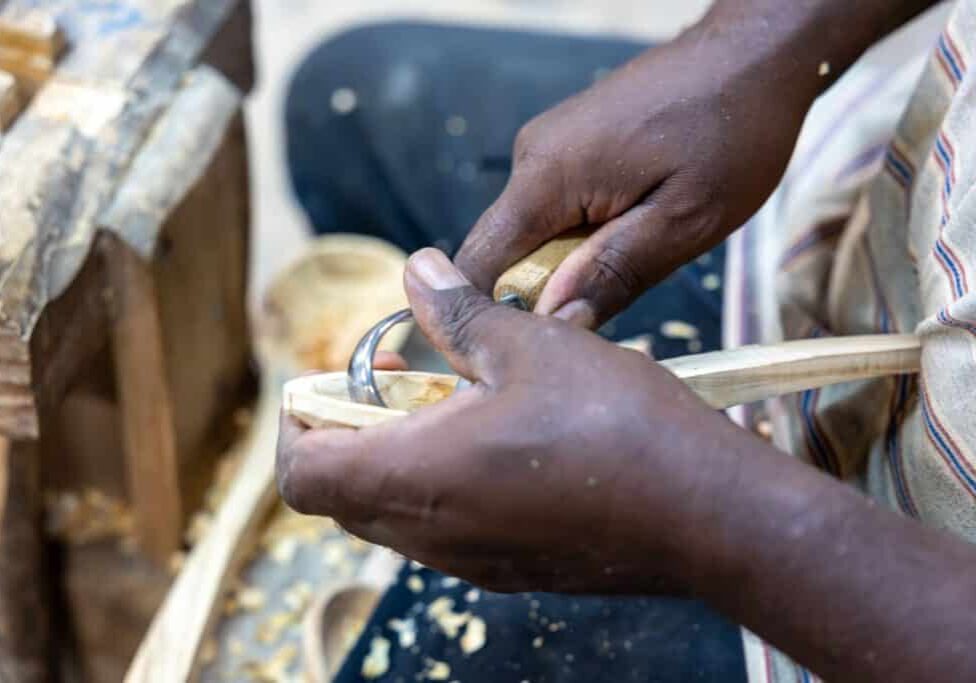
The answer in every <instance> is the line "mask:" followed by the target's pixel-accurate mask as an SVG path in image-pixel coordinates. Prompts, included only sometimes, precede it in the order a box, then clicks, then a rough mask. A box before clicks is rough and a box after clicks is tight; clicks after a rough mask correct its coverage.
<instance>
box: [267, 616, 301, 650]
mask: <svg viewBox="0 0 976 683" xmlns="http://www.w3.org/2000/svg"><path fill="white" fill-rule="evenodd" d="M298 616H299V615H297V614H296V613H295V612H276V613H274V614H272V615H271V616H270V617H268V618H267V619H266V620H265V621H264V622H263V623H262V624H261V625H260V626H258V631H257V639H258V642H261V643H264V644H265V645H271V644H272V643H277V642H278V641H279V640H281V635H282V634H283V633H284V632H285V629H287V628H288V627H289V626H291V625H292V624H295V623H297V621H298Z"/></svg>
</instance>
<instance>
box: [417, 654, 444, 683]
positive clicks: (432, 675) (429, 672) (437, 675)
mask: <svg viewBox="0 0 976 683" xmlns="http://www.w3.org/2000/svg"><path fill="white" fill-rule="evenodd" d="M425 663H426V669H425V671H424V673H423V678H426V679H427V680H429V681H446V680H447V679H448V678H450V677H451V667H450V666H449V665H448V663H447V662H439V661H437V660H436V659H430V658H428V659H427V660H426V662H425Z"/></svg>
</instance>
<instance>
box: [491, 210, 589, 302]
mask: <svg viewBox="0 0 976 683" xmlns="http://www.w3.org/2000/svg"><path fill="white" fill-rule="evenodd" d="M592 233H593V229H592V228H577V229H575V230H570V231H568V232H565V233H563V234H562V235H560V236H558V237H556V238H554V239H553V240H552V241H550V242H547V243H546V244H544V245H542V246H541V247H539V248H538V249H537V250H536V251H534V252H532V253H531V254H529V255H528V256H526V257H525V258H523V259H522V260H521V261H519V262H518V263H516V264H515V265H513V266H512V267H511V268H509V269H508V270H507V271H505V272H504V273H503V274H502V276H501V277H499V278H498V281H497V282H495V290H494V295H495V299H496V300H499V299H501V298H502V297H504V296H507V295H509V294H517V295H519V296H520V297H522V300H523V301H524V302H525V303H526V304H527V305H528V307H529V310H532V309H534V308H535V305H536V303H538V301H539V296H540V295H541V294H542V290H543V289H544V288H545V286H546V283H547V282H549V278H550V277H551V276H552V274H553V273H554V272H555V271H556V268H558V267H559V264H561V263H562V262H563V261H565V260H566V257H567V256H569V255H570V254H571V253H572V252H573V250H575V249H576V248H577V247H578V246H580V245H581V244H583V242H585V241H586V238H588V237H589V236H590V235H591V234H592Z"/></svg>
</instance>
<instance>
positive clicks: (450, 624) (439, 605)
mask: <svg viewBox="0 0 976 683" xmlns="http://www.w3.org/2000/svg"><path fill="white" fill-rule="evenodd" d="M427 618H428V619H430V620H431V621H432V622H434V623H435V624H437V627H438V628H439V629H440V630H441V632H442V633H443V634H444V635H445V636H447V637H448V638H451V639H452V640H453V639H454V638H457V637H458V634H459V633H460V632H461V628H462V627H463V626H464V625H465V624H467V623H468V621H469V620H470V619H471V613H470V612H460V613H456V612H454V601H453V600H452V599H451V598H447V597H440V598H437V599H436V600H434V602H432V603H430V606H429V607H427Z"/></svg>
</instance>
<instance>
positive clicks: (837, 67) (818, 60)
mask: <svg viewBox="0 0 976 683" xmlns="http://www.w3.org/2000/svg"><path fill="white" fill-rule="evenodd" d="M935 4H937V0H853V1H852V0H796V1H793V2H781V1H780V0H717V2H716V3H715V4H714V5H713V7H712V9H711V10H710V11H709V12H708V14H707V15H706V16H705V17H704V18H703V19H702V21H701V22H699V23H698V24H697V25H696V26H694V27H692V28H691V29H690V30H689V31H688V34H687V38H689V39H693V40H702V39H705V40H708V39H718V40H720V41H731V42H732V43H733V45H734V46H735V47H733V48H732V49H731V50H730V55H733V56H732V58H733V59H746V60H751V61H753V62H755V63H756V64H757V65H760V64H761V65H762V67H763V68H757V69H756V70H755V71H756V75H757V77H758V78H765V77H767V75H768V78H769V81H770V84H771V85H772V84H775V86H776V89H777V90H778V91H779V93H780V94H781V95H782V96H786V97H789V96H796V97H798V98H799V99H800V100H802V101H805V102H807V105H808V104H809V103H810V102H812V101H813V99H814V98H816V97H817V96H818V95H819V94H820V93H822V92H823V91H824V90H825V89H826V88H827V87H828V86H829V85H830V84H831V83H833V81H834V80H836V79H837V78H838V77H839V76H840V75H841V74H842V73H843V72H844V71H845V70H847V68H848V67H849V66H851V64H853V63H854V62H855V61H856V60H857V59H858V57H860V56H861V55H862V54H863V53H864V52H865V51H866V50H867V49H868V48H869V47H871V46H872V45H873V44H874V43H876V42H878V41H879V40H881V39H882V38H884V37H885V36H887V35H888V34H889V33H891V32H893V31H895V30H896V29H898V28H899V27H900V26H902V25H904V24H905V23H907V22H908V21H910V20H911V19H912V18H914V17H915V16H917V15H918V14H920V13H922V12H923V11H924V10H926V9H927V8H929V7H931V6H933V5H935Z"/></svg>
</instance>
